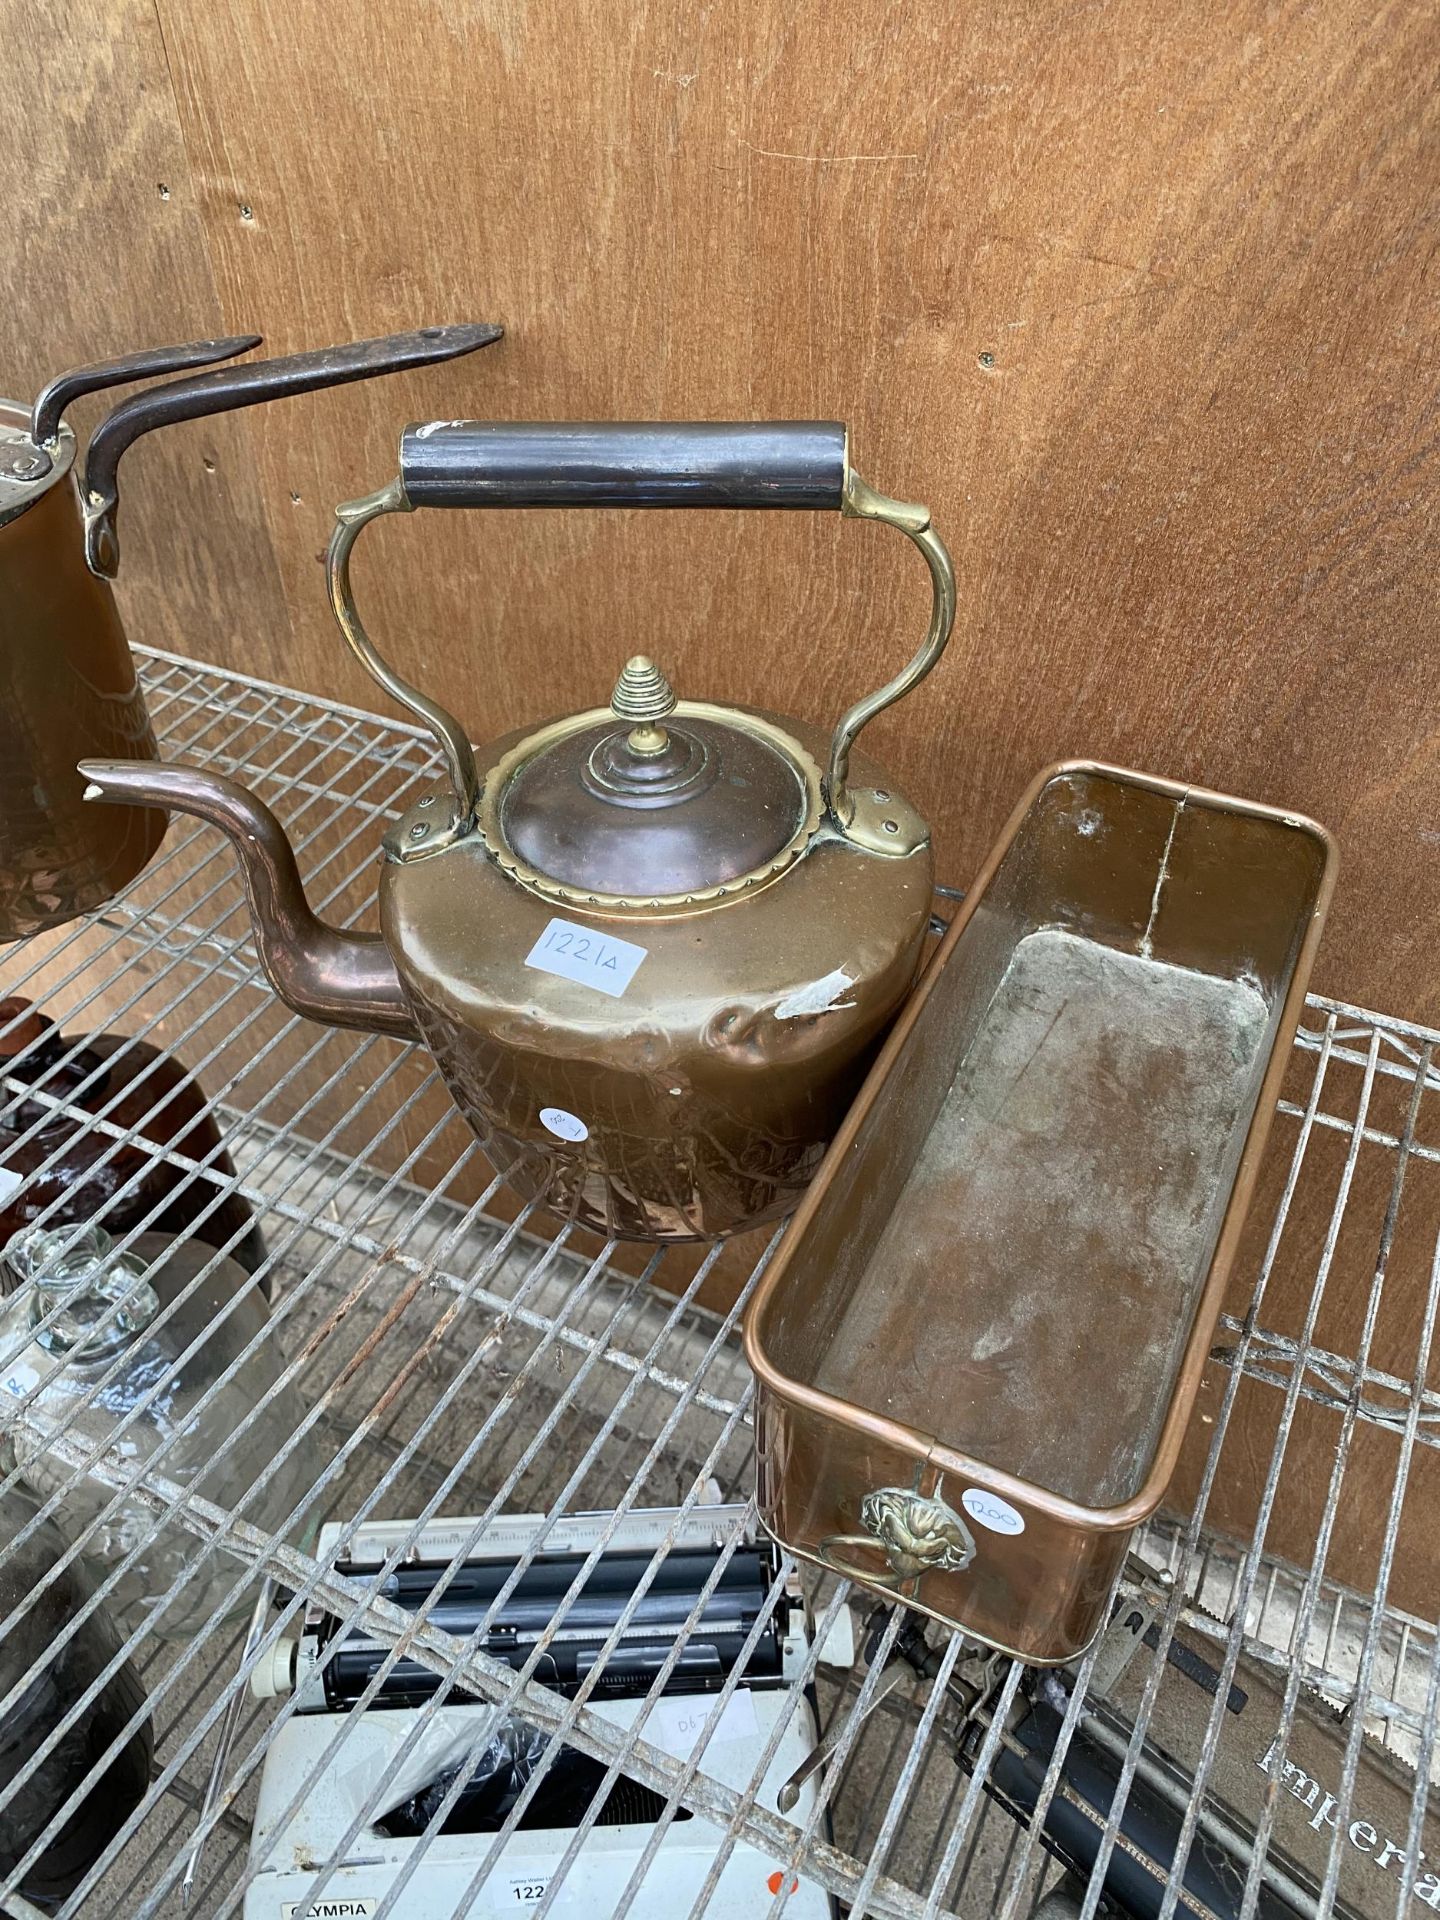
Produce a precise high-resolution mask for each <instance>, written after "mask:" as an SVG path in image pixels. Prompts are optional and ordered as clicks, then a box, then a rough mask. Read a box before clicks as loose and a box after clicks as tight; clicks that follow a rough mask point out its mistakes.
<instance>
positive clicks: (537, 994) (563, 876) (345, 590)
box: [82, 421, 955, 1240]
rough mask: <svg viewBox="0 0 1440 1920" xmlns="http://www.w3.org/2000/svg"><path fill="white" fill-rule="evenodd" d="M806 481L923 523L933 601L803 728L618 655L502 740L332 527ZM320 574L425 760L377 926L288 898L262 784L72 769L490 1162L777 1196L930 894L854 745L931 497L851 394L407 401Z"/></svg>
mask: <svg viewBox="0 0 1440 1920" xmlns="http://www.w3.org/2000/svg"><path fill="white" fill-rule="evenodd" d="M469 506H477V507H478V506H491V507H523V506H547V507H561V506H568V507H575V506H613V507H620V506H629V507H770V508H831V509H835V510H838V511H839V512H841V513H843V514H848V515H852V516H858V517H861V518H865V519H872V520H883V521H886V522H888V523H889V524H890V525H892V526H895V527H898V528H899V529H900V531H901V532H903V533H905V534H906V535H907V536H908V537H909V538H910V539H911V540H912V541H913V542H914V543H915V545H916V546H917V547H918V548H919V549H920V551H921V553H922V554H923V555H924V557H925V560H926V562H927V564H928V566H929V569H930V575H931V581H932V586H933V596H934V597H933V608H932V612H931V617H930V625H929V631H928V632H927V634H926V636H925V640H924V643H923V645H922V646H921V648H920V650H919V652H918V653H916V655H915V657H914V658H913V659H912V660H911V661H910V663H909V665H908V666H907V667H906V668H905V670H904V671H903V672H902V673H900V674H899V675H898V676H897V677H896V678H895V679H893V680H891V681H890V682H889V683H888V684H887V685H885V686H884V687H882V688H880V689H879V691H878V692H876V693H873V694H871V695H869V696H868V698H866V699H864V700H861V701H860V702H859V703H858V704H857V705H856V706H854V707H852V708H851V709H850V711H849V712H848V713H847V714H845V716H844V717H843V719H842V720H841V721H840V723H839V725H838V726H837V727H836V729H835V731H834V735H833V737H832V738H831V739H830V740H829V742H828V744H827V742H826V740H825V738H824V736H823V735H822V734H821V733H820V732H818V731H817V730H816V729H815V728H813V727H809V726H805V725H803V724H801V723H800V722H799V721H796V720H785V719H779V718H776V716H774V715H773V714H769V713H764V712H759V711H756V710H754V709H751V708H747V707H731V706H719V705H711V704H709V703H708V702H703V701H688V700H677V699H676V697H675V695H674V693H673V692H672V691H671V688H670V686H669V684H668V683H667V682H666V680H665V679H664V677H663V675H662V674H661V673H660V672H659V670H658V669H657V668H656V667H655V666H653V665H652V664H651V662H650V661H648V660H646V659H643V658H636V659H632V660H631V661H630V662H629V663H628V665H626V667H625V668H624V671H623V672H622V673H621V674H620V676H619V679H618V681H617V683H616V686H615V690H614V693H613V695H612V696H611V700H610V704H609V706H608V707H599V708H591V709H589V710H588V711H586V712H583V713H576V714H571V715H569V716H567V717H566V718H564V719H561V720H555V721H551V722H550V723H548V724H547V725H544V726H540V727H538V728H534V729H530V730H526V731H524V732H522V733H518V734H512V735H510V736H508V737H507V738H504V739H501V740H497V741H495V742H493V743H492V744H491V745H490V746H489V747H486V748H484V749H482V750H481V752H480V753H479V755H478V756H477V754H476V752H475V750H474V749H473V748H472V747H471V745H470V742H469V740H468V739H467V737H466V735H465V733H464V732H463V731H462V729H461V727H460V725H459V723H458V722H457V721H456V720H455V719H454V718H453V716H452V715H450V714H449V713H447V712H446V711H445V710H444V708H442V707H440V706H438V705H437V704H436V703H435V702H434V701H433V700H431V699H429V698H428V697H427V696H426V695H424V694H423V693H420V692H418V691H417V690H416V689H415V688H414V687H411V686H410V685H408V684H407V682H405V681H404V680H402V679H401V678H400V677H399V676H398V675H397V674H396V673H395V672H394V671H393V670H392V669H391V668H390V667H389V666H388V665H387V664H386V662H385V661H384V660H382V658H381V657H380V655H379V654H378V653H377V651H376V649H375V647H374V645H373V643H372V642H371V640H370V639H369V637H368V635H367V634H366V632H365V630H364V628H363V627H362V625H361V623H360V619H359V616H358V614H357V613H356V610H355V605H354V602H353V599H352V597H351V590H350V579H349V560H350V551H351V548H352V546H353V544H354V542H355V539H356V537H357V535H358V534H359V532H360V530H361V529H362V528H363V527H364V526H366V525H367V524H368V523H369V522H370V521H371V520H373V519H375V518H376V517H377V516H378V515H380V514H384V513H407V512H410V511H412V510H413V509H414V508H416V507H469ZM328 561H329V581H330V595H331V602H332V605H333V607H334V610H335V614H336V617H337V619H338V620H339V623H340V626H341V628H342V630H343V631H344V633H345V636H346V638H347V640H348V641H349V643H350V645H351V647H352V648H353V649H354V651H355V652H356V654H357V655H358V656H359V658H360V659H361V661H362V662H363V663H364V665H365V666H366V668H367V669H368V670H369V672H370V673H371V674H372V675H373V676H374V678H375V679H376V680H377V681H379V683H380V684H381V686H383V687H384V688H385V689H386V690H387V691H388V692H389V693H390V694H392V695H393V696H394V698H395V699H397V700H398V701H399V702H400V703H401V704H402V705H403V706H405V707H407V708H408V709H409V710H410V711H411V712H412V713H414V714H416V715H418V716H419V718H420V719H421V720H422V721H423V722H424V723H425V725H426V726H427V727H428V728H429V729H430V731H431V732H432V733H433V734H434V736H435V738H436V740H437V741H438V743H439V746H440V750H441V753H442V755H443V759H444V765H445V772H446V776H447V777H446V779H445V780H444V781H443V782H441V783H440V784H439V785H437V786H436V787H435V788H434V790H433V791H430V792H427V793H425V794H424V795H423V796H422V797H421V798H420V799H419V800H418V801H417V802H416V804H415V805H414V806H412V807H411V808H410V810H409V811H408V812H407V813H406V814H405V815H404V816H403V817H402V818H401V819H400V820H399V821H398V822H397V823H396V824H395V825H394V826H393V827H392V828H391V829H390V831H389V832H388V833H387V834H386V836H385V840H384V862H383V866H382V870H381V879H380V918H381V925H382V928H383V934H382V935H380V936H375V935H361V934H354V933H343V932H340V931H338V930H337V929H335V928H332V927H329V926H326V925H324V924H323V923H322V922H320V921H318V920H317V919H316V918H315V917H314V915H313V914H312V913H311V912H310V910H309V908H308V907H307V906H306V904H305V900H304V896H303V893H302V890H301V884H300V879H299V875H298V872H297V869H296V866H295V860H294V855H293V854H292V852H291V849H290V845H289V842H288V841H287V840H286V838H285V836H284V833H283V831H282V830H281V828H280V826H279V823H278V822H277V821H276V819H275V817H274V815H273V814H271V813H270V811H269V810H268V809H267V808H266V807H265V806H263V805H262V804H261V802H260V801H259V800H257V799H256V798H255V797H254V796H253V795H252V794H250V793H249V792H247V791H246V789H245V788H243V787H241V786H239V785H237V784H236V783H235V782H233V781H231V780H227V779H225V778H223V777H221V776H219V775H216V774H212V773H205V772H200V771H198V770H196V769H193V768H189V767H179V766H170V767H152V766H143V765H135V764H125V763H122V762H113V761H112V762H105V763H102V762H88V763H87V764H86V765H85V766H84V767H83V769H82V771H83V772H84V774H85V775H86V777H87V778H88V779H89V781H90V782H91V783H92V784H91V785H90V787H89V788H88V789H87V797H90V798H94V799H97V800H108V801H117V800H118V801H121V802H127V803H130V804H133V803H135V802H137V801H139V802H142V803H146V804H149V805H152V806H157V807H161V806H168V807H174V808H176V809H177V810H178V811H180V812H184V813H192V814H197V815H198V816H199V817H200V818H201V819H204V820H208V821H210V822H212V823H213V824H214V825H216V826H218V827H220V828H221V829H222V830H223V831H224V832H226V833H228V834H229V835H230V837H231V839H232V840H233V842H234V844H235V849H236V852H237V854H238V855H239V858H240V861H241V864H242V867H243V870H244V875H245V880H246V885H247V888H248V892H249V897H250V905H251V909H252V912H253V914H254V919H255V929H256V938H257V941H258V943H259V948H260V955H261V959H262V961H263V963H264V966H265V970H266V972H267V973H268V975H269V977H270V980H271V983H272V985H273V986H274V988H275V990H276V992H277V993H278V994H279V995H280V996H281V998H282V999H283V1000H284V1001H285V1002H286V1003H287V1005H289V1006H290V1007H292V1008H294V1009H295V1010H296V1011H297V1012H299V1013H302V1014H307V1015H309V1016H310V1017H311V1018H313V1019H317V1020H322V1021H326V1022H329V1023H331V1024H333V1025H336V1026H350V1027H360V1028H367V1029H375V1030H378V1031H381V1032H385V1033H391V1034H398V1035H403V1036H407V1037H412V1038H414V1037H418V1038H421V1039H423V1040H424V1041H425V1043H426V1044H427V1045H428V1046H429V1048H430V1049H431V1051H432V1052H433V1054H434V1056H435V1058H436V1061H437V1062H438V1064H439V1066H440V1069H441V1072H442V1073H443V1074H444V1076H445V1079H446V1082H447V1084H448V1085H449V1088H450V1091H451V1093H452V1094H453V1096H454V1098H455V1101H456V1104H457V1105H458V1106H459V1108H460V1110H461V1111H462V1113H463V1114H464V1115H465V1117H466V1118H467V1120H469V1122H470V1124H471V1125H472V1126H473V1127H474V1129H475V1131H476V1132H477V1134H478V1135H479V1137H480V1139H481V1141H482V1142H483V1143H484V1146H485V1148H486V1151H487V1152H488V1154H489V1155H490V1157H491V1159H492V1160H493V1161H494V1163H495V1164H496V1166H497V1167H498V1168H499V1169H500V1170H501V1171H502V1172H504V1173H505V1174H506V1176H507V1177H508V1179H509V1180H510V1182H511V1184H512V1185H513V1186H515V1187H516V1188H518V1189H519V1190H520V1191H521V1192H523V1193H525V1194H527V1195H536V1196H539V1197H540V1199H541V1200H542V1201H543V1203H544V1204H545V1205H546V1206H547V1207H548V1208H549V1209H550V1210H551V1211H552V1212H554V1213H556V1214H558V1215H560V1216H561V1217H563V1218H566V1219H570V1220H574V1221H576V1222H578V1223H580V1224H582V1225H584V1226H586V1227H590V1228H593V1229H594V1230H595V1231H597V1232H599V1233H602V1234H605V1235H607V1236H614V1237H620V1238H634V1239H657V1240H671V1239H676V1240H683V1239H694V1238H701V1237H710V1236H712V1235H721V1234H728V1233H733V1232H735V1231H737V1230H739V1229H740V1228H743V1227H748V1226H752V1225H754V1224H756V1223H757V1222H759V1221H762V1220H765V1219H767V1218H770V1217H773V1216H776V1215H778V1214H780V1213H783V1212H786V1211H788V1210H789V1208H791V1207H792V1206H793V1205H794V1204H795V1202H796V1200H797V1198H798V1196H799V1194H800V1192H801V1191H802V1189H803V1187H804V1185H805V1183H806V1181H807V1180H808V1179H809V1177H810V1175H811V1173H812V1172H813V1171H814V1169H815V1167H816V1166H817V1165H818V1163H819V1160H820V1158H821V1156H822V1154H823V1152H824V1150H825V1146H826V1144H827V1142H828V1141H829V1139H830V1137H831V1135H832V1133H833V1132H834V1130H835V1128H836V1126H837V1125H838V1123H839V1121H840V1118H841V1116H842V1115H843V1114H844V1112H845V1109H846V1107H847V1105H848V1103H849V1101H850V1098H851V1096H852V1094H853V1092H854V1090H855V1088H856V1087H857V1086H858V1084H859V1081H860V1078H861V1076H862V1074H863V1073H864V1071H865V1068H866V1066H867V1065H868V1063H869V1061H870V1059H871V1057H872V1055H873V1052H874V1049H875V1047H876V1046H877V1044H878V1042H879V1040H880V1038H881V1036H882V1035H883V1033H884V1031H885V1029H886V1027H887V1025H888V1024H889V1021H890V1019H891V1017H892V1016H893V1015H894V1013H895V1012H896V1011H897V1009H898V1008H899V1006H900V1004H901V1002H902V1001H903V1000H904V998H905V996H906V994H907V992H908V991H909V988H910V985H911V982H912V980H913V978H914V974H915V970H916V966H917V963H918V960H919V956H920V952H921V946H922V942H923V940H924V935H925V930H926V926H927V922H928V919H929V913H930V901H931V883H932V878H933V869H932V858H931V850H930V835H929V830H928V828H927V827H926V824H925V822H924V820H923V819H922V818H921V817H920V815H919V813H918V812H917V811H916V810H915V808H914V807H913V806H912V805H911V804H910V802H909V801H908V800H907V799H906V798H905V797H904V795H903V794H902V793H901V792H900V791H899V789H898V788H897V786H896V785H895V783H894V781H893V780H891V779H890V778H889V776H888V775H886V774H884V773H882V772H881V770H880V769H879V768H878V767H876V766H874V765H873V764H870V763H868V762H866V761H865V760H863V759H862V758H861V757H860V756H859V755H858V754H855V753H853V751H852V749H853V747H854V743H855V739H856V736H857V735H858V734H859V732H860V730H861V728H862V727H864V725H865V724H866V722H867V721H869V720H870V719H872V718H873V717H874V716H875V715H876V714H877V713H879V712H880V711H881V710H882V709H883V708H885V707H887V706H889V705H890V704H891V702H892V701H895V700H898V699H899V698H900V697H901V696H902V695H903V694H906V693H908V692H909V691H910V690H911V688H912V687H914V686H915V685H916V684H917V683H918V682H919V681H920V680H921V679H922V678H923V677H924V676H925V674H927V673H928V672H929V671H930V669H931V667H933V666H934V664H935V662H936V661H937V660H938V659H939V657H940V654H941V652H942V650H943V649H944V646H945V643H946V641H947V639H948V638H949V634H950V628H951V625H952V622H953V619H954V612H955V587H954V575H953V572H952V570H951V565H950V560H949V556H948V554H947V553H946V550H945V547H944V545H943V544H942V542H941V540H940V539H939V537H938V535H937V534H936V533H935V532H934V531H933V530H932V528H931V526H930V516H929V513H928V511H927V510H926V509H925V508H924V507H918V506H907V505H905V504H903V503H901V502H899V501H895V500H889V499H887V498H885V497H884V496H883V495H881V494H879V493H876V492H875V491H873V490H872V489H871V488H870V487H869V486H867V485H866V484H865V482H864V481H863V480H861V479H860V478H859V476H858V475H857V474H855V473H854V472H853V471H852V469H851V467H850V464H849V458H848V448H847V439H846V433H845V429H844V427H843V426H839V425H836V424H834V423H830V422H808V421H804V422H800V421H795V422H784V423H780V424H772V425H752V424H729V425H727V424H705V425H675V424H658V425H656V424H651V425H645V424H635V425H630V424H601V425H498V424H475V423H468V422H462V421H450V422H447V421H440V422H434V423H432V424H430V425H426V426H412V427H409V428H407V429H406V431H405V434H404V436H403V438H402V440H401V445H400V473H399V477H398V478H397V479H396V480H394V481H392V482H391V483H390V485H389V486H387V487H385V488H383V489H381V491H380V492H378V493H375V494H372V495H370V496H369V497H368V498H367V499H364V500H358V501H354V502H352V503H351V504H349V505H347V506H342V507H341V508H340V509H339V510H338V524H337V526H336V529H335V533H334V535H333V537H332V539H331V543H330V550H329V556H328Z"/></svg>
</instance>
